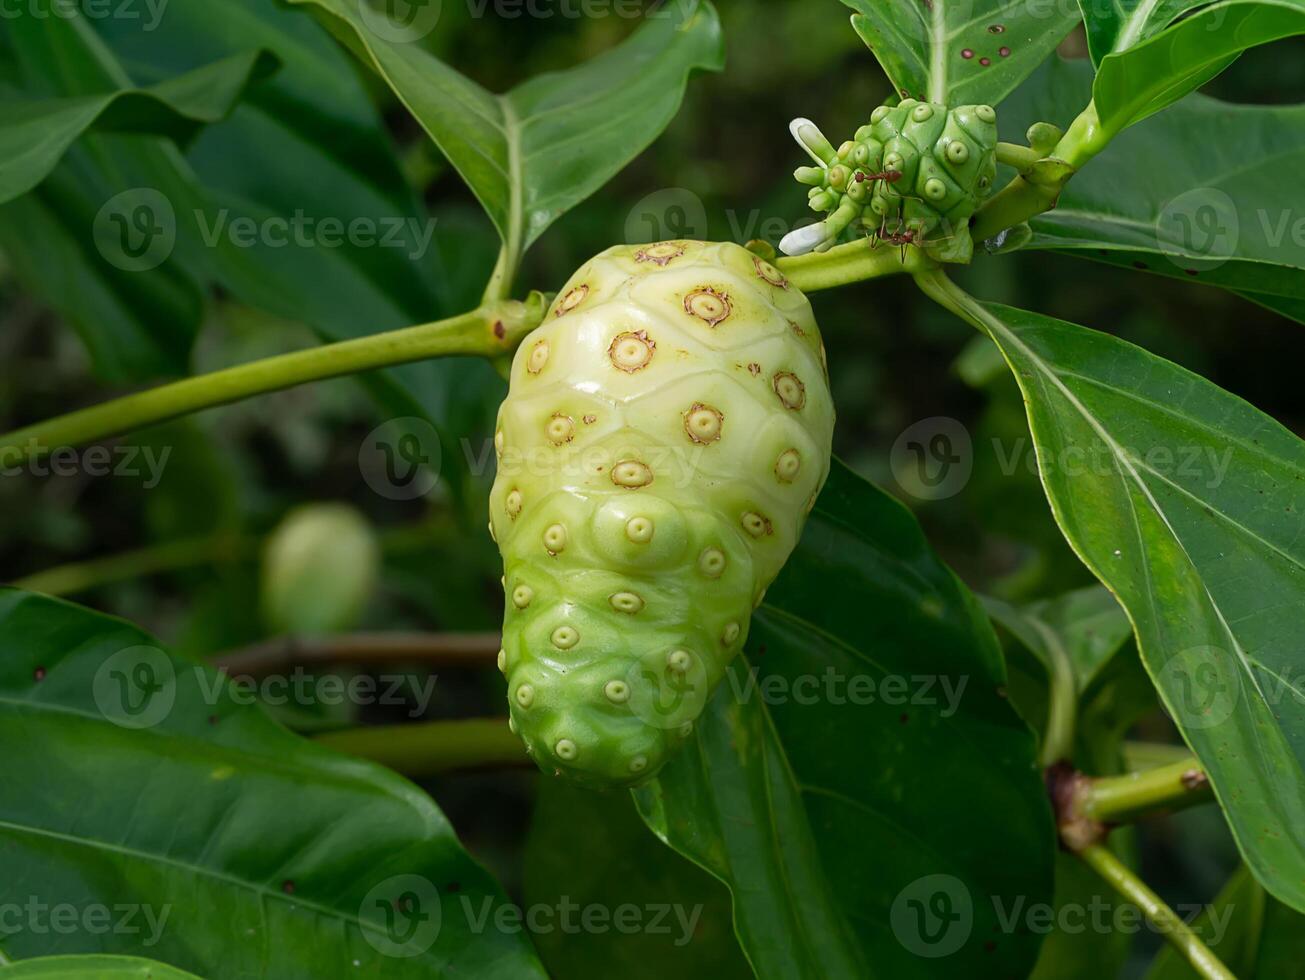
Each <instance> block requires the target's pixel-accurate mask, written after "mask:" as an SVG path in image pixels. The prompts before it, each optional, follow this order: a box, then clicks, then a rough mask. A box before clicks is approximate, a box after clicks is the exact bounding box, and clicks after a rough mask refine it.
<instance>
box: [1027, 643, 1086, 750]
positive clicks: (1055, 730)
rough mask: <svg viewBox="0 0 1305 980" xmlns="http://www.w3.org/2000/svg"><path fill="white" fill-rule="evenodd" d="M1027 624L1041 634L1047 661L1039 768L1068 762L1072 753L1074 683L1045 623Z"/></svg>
mask: <svg viewBox="0 0 1305 980" xmlns="http://www.w3.org/2000/svg"><path fill="white" fill-rule="evenodd" d="M1029 622H1030V625H1031V626H1032V627H1033V628H1034V629H1036V630H1037V631H1038V633H1039V635H1041V637H1042V642H1043V645H1044V646H1045V647H1046V649H1047V655H1048V657H1049V658H1050V661H1051V662H1050V663H1049V664H1048V665H1047V666H1048V669H1049V671H1050V674H1051V691H1050V697H1049V700H1048V705H1047V728H1046V732H1045V733H1044V734H1043V738H1042V758H1041V763H1042V768H1043V769H1046V768H1047V767H1048V766H1054V765H1055V764H1056V763H1057V762H1062V761H1068V760H1069V758H1070V757H1071V756H1072V755H1073V754H1074V730H1075V725H1076V722H1077V714H1078V685H1077V684H1076V683H1075V681H1074V664H1073V663H1072V661H1071V660H1070V658H1069V653H1068V652H1067V651H1066V650H1065V646H1064V644H1062V643H1061V642H1060V637H1059V636H1057V635H1056V631H1055V630H1053V629H1051V628H1049V627H1048V626H1047V625H1046V624H1045V623H1042V622H1040V621H1039V620H1036V619H1030V621H1029Z"/></svg>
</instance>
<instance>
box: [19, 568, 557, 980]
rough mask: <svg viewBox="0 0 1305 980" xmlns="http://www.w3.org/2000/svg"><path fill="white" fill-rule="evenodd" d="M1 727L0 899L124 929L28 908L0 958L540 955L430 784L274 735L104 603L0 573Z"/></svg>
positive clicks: (336, 963) (463, 961) (416, 961)
mask: <svg viewBox="0 0 1305 980" xmlns="http://www.w3.org/2000/svg"><path fill="white" fill-rule="evenodd" d="M0 741H2V742H3V744H4V745H6V746H7V747H8V749H9V751H10V752H11V753H12V754H13V757H14V759H15V760H17V759H23V760H27V761H25V762H23V763H21V764H10V765H6V766H4V767H3V768H2V769H0V862H2V863H3V866H4V868H5V874H4V875H3V876H2V877H0V901H2V902H4V903H16V904H17V905H18V906H22V907H27V906H28V905H29V904H30V905H31V906H32V907H37V908H39V907H40V905H41V904H42V903H43V904H44V907H46V908H49V906H50V905H52V904H67V905H69V906H71V907H73V908H74V909H79V910H83V912H85V910H88V909H96V908H101V907H107V908H108V909H109V910H112V909H114V908H120V907H122V906H124V905H129V906H133V907H135V908H136V909H137V913H138V914H137V915H136V916H135V919H134V923H135V931H132V930H129V929H126V928H119V929H113V930H103V929H98V928H96V929H91V928H90V927H87V928H82V929H78V930H75V931H73V932H71V933H60V934H59V935H58V936H57V937H53V936H52V935H51V932H50V929H49V922H46V921H43V920H42V919H41V913H39V911H38V912H27V913H24V916H20V922H19V926H20V928H19V929H18V930H17V931H12V926H13V925H14V923H13V921H12V919H13V917H12V916H9V917H7V920H6V935H5V936H4V937H3V940H2V942H3V948H4V953H5V955H7V956H9V957H10V958H11V959H22V958H25V957H31V956H37V955H41V954H45V953H50V952H59V953H65V952H68V953H73V952H91V951H95V952H109V953H134V952H139V951H141V950H142V949H147V950H148V951H149V953H150V955H151V956H153V957H155V958H158V959H160V960H162V961H164V962H167V963H170V964H172V965H174V966H177V967H180V968H182V969H186V970H190V971H192V972H195V973H198V974H201V975H203V976H213V977H216V976H242V977H266V978H269V980H293V978H299V977H302V978H305V980H307V978H314V980H316V978H321V977H335V976H347V975H350V974H351V973H355V972H362V973H371V974H373V975H379V974H382V973H383V974H384V975H385V976H387V977H388V976H394V977H422V978H426V977H438V976H448V975H451V974H454V973H457V974H465V975H467V976H475V977H510V978H513V980H516V978H519V977H536V976H538V977H542V976H543V972H542V970H541V969H540V967H539V966H538V963H537V962H536V960H535V958H534V955H533V953H532V952H531V951H530V949H529V944H528V943H527V942H526V941H525V940H524V939H523V937H522V936H521V935H520V934H519V933H518V932H510V931H508V930H504V929H499V928H496V927H495V925H494V923H495V918H494V916H495V914H496V910H497V909H498V908H500V907H501V906H502V905H503V904H504V899H503V896H502V893H501V892H500V891H499V890H498V887H497V885H496V884H495V883H494V881H493V880H492V879H491V878H490V877H489V875H488V874H487V873H486V872H485V871H484V870H483V869H482V868H481V867H480V866H479V865H477V864H476V863H475V862H474V861H473V860H472V859H471V858H470V857H469V856H468V855H467V854H466V852H464V851H463V850H462V848H461V847H460V846H459V844H458V842H457V838H456V837H455V836H454V833H453V829H452V828H451V827H450V826H449V824H448V821H447V820H446V819H445V818H444V816H443V814H442V813H440V811H439V809H438V808H437V807H436V806H435V804H434V803H433V802H432V801H431V800H430V798H429V797H427V796H426V795H425V794H424V793H422V792H421V791H420V790H418V789H417V788H416V787H414V786H412V785H411V784H409V783H407V782H406V781H404V780H403V779H401V778H399V777H398V776H396V775H394V774H393V773H390V772H387V771H386V770H384V769H381V768H379V767H377V766H374V765H372V764H370V763H365V762H360V761H355V760H352V759H347V758H345V757H343V756H339V755H336V754H334V753H332V752H330V751H327V750H325V749H322V748H320V747H318V746H315V745H313V744H312V743H310V742H307V741H304V740H302V739H300V738H298V737H297V736H294V735H291V734H290V733H288V732H286V731H285V730H284V729H282V728H280V727H279V726H278V725H276V724H275V723H273V722H272V721H270V720H269V719H268V718H267V716H266V715H264V714H263V713H262V711H261V710H259V709H258V708H257V707H254V706H251V705H250V704H249V703H248V702H247V701H246V700H244V698H243V697H242V698H241V699H240V700H237V699H236V698H234V697H233V695H232V691H231V688H230V685H229V682H227V681H225V680H224V679H223V676H222V675H220V674H218V673H217V672H216V671H213V670H211V669H209V668H207V667H201V666H199V665H197V664H192V663H188V662H186V661H183V660H180V659H178V658H175V657H172V656H170V655H169V654H167V653H165V652H164V651H162V650H160V649H159V648H158V647H157V646H156V645H155V643H154V641H153V640H152V639H151V638H150V637H149V636H147V635H146V634H144V633H142V632H141V631H140V630H138V629H136V628H135V627H133V626H131V625H129V624H127V623H125V622H123V621H121V620H117V619H112V618H109V617H106V616H102V615H99V614H96V613H92V612H90V611H88V610H85V609H81V608H79V607H77V606H74V605H71V604H68V603H64V602H60V601H57V600H53V599H48V598H45V597H40V596H35V595H31V594H27V593H23V592H19V591H16V590H12V589H8V590H3V591H0ZM398 902H402V903H404V904H403V905H402V906H401V907H400V908H399V909H398V914H396V912H395V904H394V903H398ZM6 907H13V906H12V905H8V904H7V905H6ZM410 911H411V912H412V914H408V912H410ZM483 915H487V916H488V918H487V919H482V918H481V916H483ZM88 921H89V920H88ZM387 922H388V924H389V925H388V927H387ZM405 932H407V935H406V936H405V935H404V933H405Z"/></svg>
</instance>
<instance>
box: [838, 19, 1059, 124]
mask: <svg viewBox="0 0 1305 980" xmlns="http://www.w3.org/2000/svg"><path fill="white" fill-rule="evenodd" d="M843 2H844V3H845V4H847V5H848V6H849V7H851V8H852V9H853V10H855V11H857V13H855V14H853V15H852V26H853V27H854V28H856V32H857V33H858V34H860V35H861V38H862V40H864V41H865V43H866V44H867V45H868V46H869V47H870V50H871V51H873V52H874V55H875V57H876V58H878V59H879V64H880V65H882V66H883V69H884V71H885V72H886V73H887V74H888V77H889V79H890V80H891V81H892V83H893V85H894V86H895V87H896V89H897V91H898V92H899V93H901V94H902V95H903V96H906V95H911V96H913V97H915V98H917V99H928V100H929V101H932V102H941V103H944V104H946V105H966V104H978V103H987V104H989V105H996V104H997V103H999V102H1001V100H1002V99H1004V98H1006V96H1007V95H1009V94H1010V93H1011V92H1013V91H1014V90H1015V87H1016V86H1017V85H1019V83H1020V82H1021V81H1023V80H1024V79H1025V78H1026V77H1027V76H1028V75H1029V74H1030V73H1031V72H1032V71H1033V70H1034V69H1035V68H1037V67H1038V65H1039V64H1041V63H1042V61H1043V59H1044V58H1046V57H1047V55H1049V54H1051V52H1052V51H1054V50H1055V49H1056V45H1058V44H1059V43H1060V42H1061V40H1063V39H1064V37H1065V35H1066V34H1068V33H1069V32H1070V30H1071V29H1072V28H1073V27H1074V25H1075V24H1077V23H1078V19H1079V18H1078V12H1077V11H1076V10H1074V9H1073V7H1072V6H1071V5H1069V4H1063V3H1059V4H1045V5H1037V4H1031V3H1020V2H1012V0H919V2H917V0H910V2H892V3H890V2H886V0H843Z"/></svg>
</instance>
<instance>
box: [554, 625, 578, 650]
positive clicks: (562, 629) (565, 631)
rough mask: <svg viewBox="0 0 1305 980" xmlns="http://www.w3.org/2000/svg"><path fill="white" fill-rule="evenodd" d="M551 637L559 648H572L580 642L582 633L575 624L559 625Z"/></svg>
mask: <svg viewBox="0 0 1305 980" xmlns="http://www.w3.org/2000/svg"><path fill="white" fill-rule="evenodd" d="M551 639H552V641H553V646H555V647H557V648H558V649H559V650H570V649H571V648H572V647H573V646H575V645H576V644H577V643H579V642H580V634H579V632H578V631H577V630H576V628H575V627H574V626H559V627H558V628H557V629H555V630H553V635H552V637H551Z"/></svg>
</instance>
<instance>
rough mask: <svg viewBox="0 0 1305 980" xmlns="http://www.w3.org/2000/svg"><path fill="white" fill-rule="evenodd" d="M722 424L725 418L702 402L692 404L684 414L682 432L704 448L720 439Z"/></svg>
mask: <svg viewBox="0 0 1305 980" xmlns="http://www.w3.org/2000/svg"><path fill="white" fill-rule="evenodd" d="M724 424H725V416H724V415H722V414H721V413H720V412H719V411H717V410H716V409H714V408H712V407H711V406H710V405H704V404H703V403H702V402H694V403H693V405H691V406H690V407H689V410H688V411H687V412H685V413H684V431H685V432H687V433H688V434H689V438H690V439H692V440H693V441H694V442H696V443H698V445H700V446H706V445H708V444H710V443H713V442H716V441H717V440H718V439H720V433H721V427H722V426H723V425H724Z"/></svg>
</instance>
